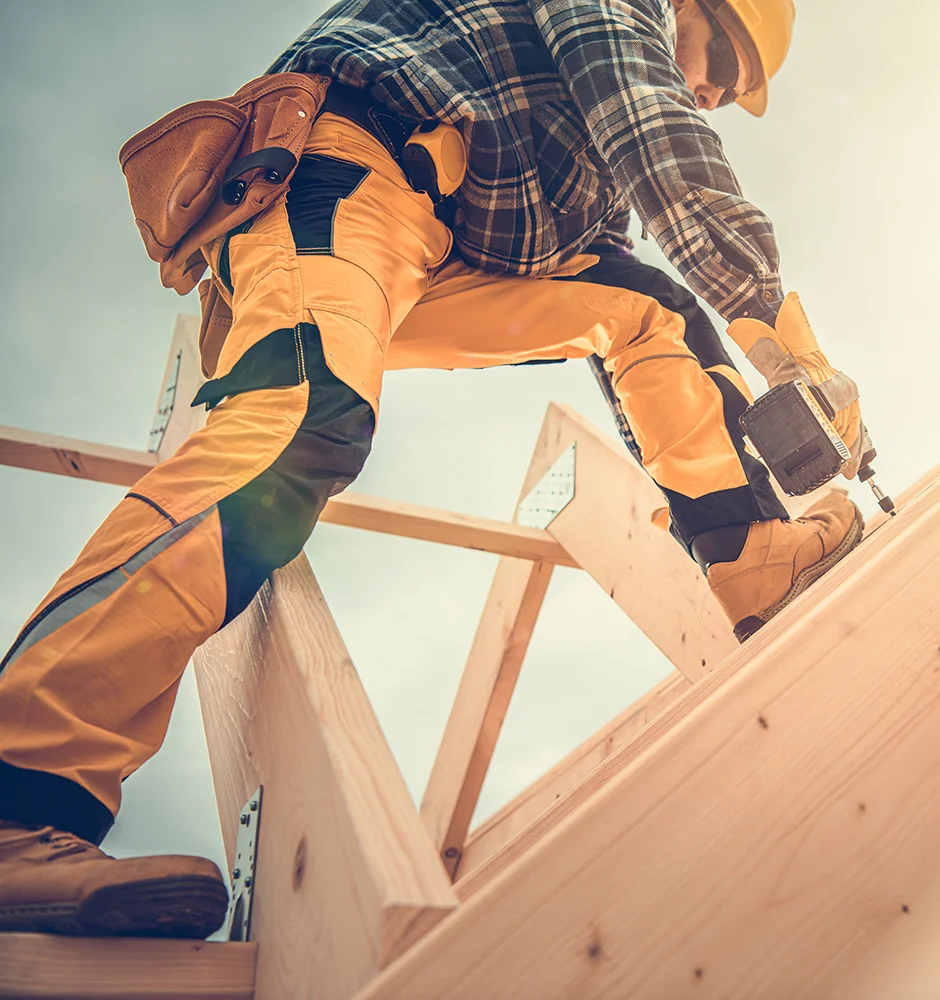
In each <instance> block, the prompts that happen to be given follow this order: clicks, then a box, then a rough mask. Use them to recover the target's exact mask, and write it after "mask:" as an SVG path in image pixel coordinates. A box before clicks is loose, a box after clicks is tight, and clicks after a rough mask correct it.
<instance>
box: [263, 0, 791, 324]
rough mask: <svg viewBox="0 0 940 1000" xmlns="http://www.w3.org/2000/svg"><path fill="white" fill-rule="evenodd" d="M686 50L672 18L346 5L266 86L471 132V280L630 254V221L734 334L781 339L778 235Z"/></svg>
mask: <svg viewBox="0 0 940 1000" xmlns="http://www.w3.org/2000/svg"><path fill="white" fill-rule="evenodd" d="M675 44H676V25H675V17H674V13H673V8H672V4H671V2H670V0H629V2H628V0H462V2H447V0H341V2H340V3H338V4H336V5H335V6H334V7H332V8H331V9H330V10H329V11H327V12H326V13H325V14H324V15H323V16H322V17H320V18H319V19H318V20H317V21H315V22H314V23H313V24H312V25H311V26H310V28H308V29H307V31H305V32H304V33H303V34H302V35H301V36H300V38H298V39H297V41H296V42H294V44H293V45H292V46H291V47H290V48H289V49H288V50H287V51H286V52H285V53H284V54H283V55H282V56H281V57H280V58H279V59H278V60H277V61H276V62H275V63H274V64H273V65H272V66H271V68H270V70H269V72H284V71H297V72H307V73H311V72H318V73H323V74H325V75H328V76H331V77H333V78H334V79H337V80H340V81H342V82H343V83H347V84H351V85H353V86H357V87H368V88H370V89H371V92H372V94H373V96H374V97H375V98H376V99H377V100H379V101H381V102H382V103H384V104H385V105H386V106H388V107H389V108H391V109H392V110H393V111H395V112H397V113H399V114H401V115H403V116H406V117H410V118H416V119H427V118H435V119H438V120H440V121H446V122H451V123H453V124H456V125H459V126H460V127H461V128H462V130H463V134H464V137H465V138H466V140H467V145H468V148H469V168H468V172H467V177H466V180H465V181H464V183H463V186H462V187H461V189H460V193H459V210H458V214H457V217H456V220H455V223H454V235H455V240H456V244H457V248H458V250H459V252H460V253H461V255H462V256H463V258H464V259H465V260H466V261H467V262H468V263H470V264H471V265H473V266H476V267H479V268H481V269H483V270H485V271H490V272H505V273H509V274H519V275H543V274H549V273H551V272H552V271H553V270H555V269H556V268H557V267H558V266H559V265H561V264H563V263H564V262H565V261H566V260H568V259H570V258H571V257H573V256H574V255H575V254H577V253H580V252H583V251H585V250H586V249H588V247H591V249H592V250H597V249H601V250H603V249H605V248H606V249H616V248H620V250H621V251H624V250H628V249H629V248H630V241H629V239H628V237H627V225H628V222H629V211H630V209H631V208H632V209H633V210H635V211H636V213H637V215H638V216H639V218H640V220H641V221H642V223H643V225H644V226H645V228H646V229H647V230H648V231H649V232H650V233H651V234H652V235H653V237H654V238H655V239H656V241H657V242H658V243H659V245H660V246H661V247H662V249H663V251H664V252H665V254H666V256H667V257H668V258H669V260H670V261H671V262H672V263H673V265H674V266H675V267H676V268H677V269H678V270H679V272H680V273H681V274H682V275H683V277H684V278H685V280H686V281H687V282H688V284H689V286H690V287H691V288H692V289H693V290H694V291H696V292H698V293H699V294H700V295H701V296H702V297H703V298H704V299H705V300H706V301H707V302H709V303H710V304H711V305H712V306H713V307H714V308H715V309H716V310H717V311H718V312H719V313H720V314H721V315H722V316H724V317H725V318H726V319H728V320H731V319H735V318H737V317H739V316H747V315H750V316H754V317H757V318H760V319H764V320H766V321H768V322H771V323H772V322H773V320H774V318H775V316H776V314H777V309H778V308H779V306H780V304H781V302H782V300H783V296H782V291H781V285H780V278H779V275H778V266H779V263H778V252H777V246H776V242H775V239H774V235H773V229H772V227H771V224H770V220H769V219H767V217H766V216H764V215H763V214H762V213H761V212H760V211H759V210H758V209H756V208H755V207H754V206H753V205H751V204H750V203H748V202H747V201H746V200H745V199H744V198H743V197H742V195H741V191H740V188H739V186H738V182H737V180H736V178H735V176H734V173H733V172H732V170H731V168H730V166H729V165H728V163H727V161H726V159H725V156H724V153H723V151H722V146H721V142H720V140H719V138H718V136H717V135H716V134H715V132H714V131H713V130H712V129H711V128H710V127H709V126H708V125H707V123H706V122H705V120H704V117H703V115H702V113H701V112H699V111H698V109H697V108H696V104H695V99H694V97H693V95H692V93H691V92H690V91H689V89H688V87H687V86H686V83H685V80H684V77H683V75H682V72H681V70H680V69H679V67H678V66H677V65H676V62H675V58H674V56H675Z"/></svg>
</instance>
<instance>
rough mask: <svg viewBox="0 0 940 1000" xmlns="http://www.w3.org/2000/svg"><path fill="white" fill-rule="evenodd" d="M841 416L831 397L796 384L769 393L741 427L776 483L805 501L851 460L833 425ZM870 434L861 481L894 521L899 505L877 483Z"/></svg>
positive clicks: (750, 410) (747, 414) (752, 408)
mask: <svg viewBox="0 0 940 1000" xmlns="http://www.w3.org/2000/svg"><path fill="white" fill-rule="evenodd" d="M834 416H835V411H834V410H833V408H832V405H831V404H830V402H829V400H828V399H827V398H826V395H825V393H823V392H821V391H820V390H819V389H818V388H817V387H816V386H814V385H808V384H807V383H806V382H803V381H800V380H796V381H794V382H784V383H782V384H781V385H778V386H775V387H774V388H773V389H771V390H770V392H767V393H765V394H764V395H763V396H761V397H760V399H758V400H757V401H756V402H755V403H753V404H752V405H751V406H749V407H748V408H747V410H745V412H744V413H743V414H742V415H741V419H740V423H741V427H742V428H743V429H744V433H745V434H746V435H747V436H748V438H749V440H750V442H751V444H752V445H754V447H755V448H756V449H757V451H758V452H759V453H760V456H761V458H762V459H763V460H764V462H765V464H766V465H767V468H768V469H770V471H771V474H772V475H773V477H774V479H776V480H777V482H778V483H779V484H780V486H781V488H782V489H783V491H784V493H786V494H787V495H788V496H802V495H803V494H804V493H810V492H812V490H815V489H818V488H819V487H820V486H822V485H824V484H825V483H828V482H829V480H830V479H834V478H835V477H836V476H837V475H838V474H839V473H840V472H841V471H842V470H843V469H844V468H845V465H846V463H847V462H848V461H849V459H850V458H851V455H850V454H849V450H848V448H846V446H845V442H844V441H843V440H842V438H841V437H840V436H839V434H838V432H837V431H836V429H835V427H833V425H832V419H833V417H834ZM861 432H862V433H863V434H865V441H864V444H863V447H865V448H866V450H865V452H864V453H863V455H862V459H861V465H860V467H859V470H858V478H859V479H860V480H861V481H862V482H863V483H865V482H867V483H868V485H869V486H871V488H872V492H873V493H874V494H875V499H876V500H877V501H878V506H879V507H881V509H882V510H883V511H885V513H887V514H891V515H892V516H894V515H895V514H897V511H896V510H895V507H894V501H892V499H891V497H889V496H886V495H885V494H884V493H883V492H882V491H881V489H880V488H879V486H878V484H877V483H876V482H875V470H874V469H873V468H872V467H871V463H872V462H873V461H874V460H875V456H876V452H875V449H874V447H873V446H872V444H871V439H870V438H869V437H868V432H867V431H866V430H865V429H864V427H862V431H861Z"/></svg>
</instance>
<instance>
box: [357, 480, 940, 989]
mask: <svg viewBox="0 0 940 1000" xmlns="http://www.w3.org/2000/svg"><path fill="white" fill-rule="evenodd" d="M827 582H828V584H829V585H828V586H826V584H827ZM758 638H760V639H761V642H759V643H758V642H757V639H758ZM938 650H940V488H938V487H935V488H934V489H933V490H931V491H930V492H928V493H926V494H922V495H921V497H920V498H919V499H918V500H916V501H914V502H912V504H911V505H910V506H909V507H908V508H906V509H905V511H902V514H901V516H899V517H898V518H895V519H893V520H892V522H891V523H889V524H888V525H886V526H885V527H884V529H883V530H881V531H879V532H878V533H877V534H876V535H875V536H874V537H873V538H872V539H871V541H870V542H868V543H865V544H863V545H862V546H860V547H859V549H857V550H856V552H854V553H852V554H851V555H850V556H849V557H848V558H847V559H846V560H844V561H843V562H842V563H841V564H840V565H839V566H838V567H836V568H835V569H834V570H833V571H832V572H831V573H830V574H827V576H826V577H825V578H823V580H822V581H821V582H820V583H819V584H817V585H816V586H814V587H813V588H812V589H811V590H809V591H808V592H807V593H806V594H804V595H803V596H802V597H801V598H800V599H799V600H798V601H796V602H794V604H793V605H792V606H791V607H790V608H788V609H787V610H786V611H784V612H783V613H782V614H781V615H779V616H778V617H777V618H776V619H774V621H772V622H771V623H770V624H769V625H768V626H767V627H766V628H765V629H763V630H762V631H761V633H759V634H758V636H757V637H755V640H751V641H750V642H748V643H747V644H745V645H744V646H743V647H742V648H741V650H740V651H739V652H738V653H736V654H735V655H734V656H733V657H732V658H731V659H730V660H729V662H728V663H726V664H724V665H722V666H721V667H720V668H719V669H718V670H717V671H716V672H715V673H714V674H713V675H712V676H710V677H708V678H706V679H705V680H704V681H702V682H701V684H696V685H694V686H693V687H692V689H691V690H690V692H689V695H688V696H687V699H683V700H692V699H694V700H695V704H694V706H692V707H690V708H688V710H687V711H686V712H685V714H684V717H683V718H682V719H681V720H679V721H678V722H675V723H674V725H673V726H672V727H671V729H670V731H668V732H666V733H664V734H662V736H661V738H660V739H659V741H658V745H656V748H655V750H652V751H650V752H648V753H646V754H644V755H642V756H637V757H635V759H634V761H633V763H632V766H631V767H629V768H626V769H624V770H622V771H621V772H620V773H619V774H618V775H617V777H616V778H615V779H614V780H612V781H610V782H609V784H608V785H607V786H606V787H605V788H603V789H602V790H601V791H600V792H599V793H598V794H596V795H595V796H594V797H593V798H591V799H590V800H589V801H587V802H586V803H585V804H584V805H583V806H582V807H581V808H579V809H578V810H577V811H576V812H575V813H573V814H571V816H570V817H569V820H568V821H567V822H566V823H565V824H563V825H562V826H559V827H558V828H556V830H555V831H554V833H553V835H552V836H550V837H547V838H545V839H544V840H543V841H542V842H541V843H540V844H539V845H538V846H537V847H536V848H535V849H534V850H532V851H531V852H529V853H528V854H527V855H526V856H525V857H524V858H522V859H520V860H519V861H518V863H516V864H514V865H513V866H512V867H511V868H509V869H507V870H506V871H505V872H504V874H503V876H502V877H501V878H499V879H497V880H496V881H494V882H492V883H491V884H490V885H489V886H488V887H487V888H486V889H485V890H484V891H482V892H480V893H479V894H478V895H476V896H475V897H474V898H472V899H471V900H469V901H468V902H467V903H465V904H463V905H462V906H461V908H460V910H458V912H457V914H456V915H455V916H454V917H453V918H452V919H451V920H449V921H447V922H446V923H445V924H443V925H442V926H441V927H439V928H438V929H437V931H436V932H435V933H433V934H432V935H429V936H428V937H427V938H425V940H424V941H422V942H421V943H420V944H419V945H418V946H417V947H416V948H415V949H414V950H413V951H412V952H411V953H409V954H408V955H406V956H404V957H403V959H402V960H401V961H399V962H397V963H395V965H393V966H392V967H390V968H389V969H388V970H386V971H385V973H383V974H382V976H380V977H379V978H378V979H377V980H376V981H375V982H374V983H373V984H371V986H370V987H368V988H367V989H365V990H363V991H362V992H361V993H360V994H359V995H358V997H357V1000H384V998H392V997H396V998H398V997H408V998H409V1000H430V998H435V1000H457V998H461V1000H471V998H476V997H485V996H511V997H513V998H514V1000H527V998H533V1000H534V998H538V1000H552V998H556V997H557V998H562V997H573V996H577V997H579V998H584V1000H591V998H607V997H621V996H622V997H627V996H629V997H632V998H637V1000H646V998H649V1000H653V998H660V997H669V998H670V1000H682V998H685V997H700V996H709V997H721V998H722V1000H745V998H746V1000H776V998H780V997H786V998H788V1000H801V998H802V1000H809V998H823V997H825V998H832V1000H840V998H846V1000H848V998H852V1000H859V998H861V997H872V998H873V997H875V996H878V997H883V996H888V995H890V996H893V997H899V998H900V997H903V998H904V1000H910V998H914V997H917V998H921V997H923V998H927V997H929V996H933V995H936V992H935V991H936V985H937V980H936V979H935V978H933V977H934V976H935V974H936V971H937V961H936V958H935V954H934V957H933V958H931V956H930V955H929V954H928V952H931V951H932V952H934V953H936V948H935V947H934V942H935V940H936V937H937V934H938V933H940V838H938V837H937V829H938V828H940V793H938V790H937V782H936V775H937V773H938V772H940V740H938V739H937V732H938V730H940V652H938ZM675 707H676V706H674V708H675ZM668 714H669V710H667V712H666V713H665V715H668ZM665 715H664V716H663V717H661V721H662V719H664V718H665ZM656 726H657V724H656V723H654V725H653V727H651V728H656ZM912 958H913V959H915V960H914V961H912ZM876 980H878V981H879V982H880V983H881V985H882V988H883V987H884V984H885V983H893V984H903V987H904V990H903V992H899V991H898V990H897V989H896V988H892V989H889V990H888V992H887V993H885V992H882V993H876V992H874V988H873V986H872V984H873V983H874V982H875V981H876ZM931 990H932V991H934V992H931Z"/></svg>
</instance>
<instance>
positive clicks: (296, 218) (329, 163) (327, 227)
mask: <svg viewBox="0 0 940 1000" xmlns="http://www.w3.org/2000/svg"><path fill="white" fill-rule="evenodd" d="M369 173H370V170H369V168H368V167H361V166H359V165H358V164H356V163H347V162H345V161H343V160H337V159H334V158H333V157H331V156H322V155H312V156H304V157H302V158H301V161H300V163H299V164H298V166H297V170H296V172H295V173H294V176H293V178H292V179H291V183H290V188H289V190H288V192H287V218H288V222H289V223H290V229H291V235H292V236H293V237H294V245H295V246H296V248H297V253H298V255H300V256H304V255H313V254H328V255H332V254H333V222H334V218H335V214H336V206H337V205H338V204H339V203H340V202H341V201H342V200H343V199H344V198H349V197H351V196H352V195H353V194H354V193H355V191H356V189H357V188H358V187H359V185H360V184H361V183H362V182H363V181H364V180H365V179H366V177H368V176H369Z"/></svg>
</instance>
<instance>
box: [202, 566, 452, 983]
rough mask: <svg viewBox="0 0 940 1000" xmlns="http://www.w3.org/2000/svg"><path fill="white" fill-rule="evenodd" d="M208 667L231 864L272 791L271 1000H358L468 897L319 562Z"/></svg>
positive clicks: (209, 720)
mask: <svg viewBox="0 0 940 1000" xmlns="http://www.w3.org/2000/svg"><path fill="white" fill-rule="evenodd" d="M194 661H195V665H196V679H197V682H198V686H199V696H200V701H201V704H202V711H203V718H204V720H205V724H206V735H207V742H208V746H209V758H210V762H211V765H212V776H213V780H214V782H215V789H216V798H217V800H218V804H219V815H220V817H221V820H222V831H223V836H224V839H225V846H226V852H227V855H228V858H229V862H230V863H231V860H232V858H233V855H234V841H235V834H236V818H237V816H238V814H239V810H240V808H241V806H242V804H243V803H244V801H245V799H246V798H247V797H248V795H249V794H250V793H251V792H252V791H253V790H254V788H255V787H256V786H257V785H258V784H262V785H263V786H264V800H263V807H262V809H263V814H262V817H261V824H260V830H259V848H258V859H257V872H256V879H255V890H254V911H253V915H252V939H253V940H257V941H258V942H259V943H260V946H261V947H260V953H259V960H258V974H257V987H256V996H257V1000H282V998H286V997H302V996H312V995H316V996H317V997H318V1000H334V998H335V1000H339V998H345V997H349V996H351V995H352V994H353V993H354V992H355V990H356V989H357V988H359V987H360V986H362V985H363V984H364V983H366V982H368V981H369V980H370V979H371V978H372V977H373V976H374V975H375V974H376V973H377V972H378V970H379V969H380V968H382V967H383V966H384V965H385V964H386V963H387V962H388V961H389V960H390V959H391V958H393V957H394V956H395V955H397V954H398V953H399V952H401V951H402V950H404V949H405V948H407V947H408V946H409V945H410V944H411V943H412V942H413V941H414V940H416V939H417V938H419V937H420V936H421V935H422V934H424V933H425V932H426V931H427V930H428V929H429V928H430V927H432V926H433V925H434V924H435V923H437V922H438V921H439V920H440V919H441V918H442V917H444V916H445V915H446V914H447V913H449V912H450V911H451V910H452V909H453V908H454V906H455V905H456V896H455V894H454V891H453V888H452V886H451V885H450V880H449V878H448V877H447V874H446V872H445V871H444V869H443V867H442V866H441V863H440V860H439V858H438V856H437V853H436V851H435V850H434V848H433V847H432V845H431V842H430V840H429V838H428V835H427V833H426V831H425V829H424V827H423V826H422V824H421V821H420V820H419V819H418V814H417V811H416V810H415V808H414V805H413V804H412V802H411V798H410V796H409V795H408V791H407V789H406V788H405V783H404V781H403V780H402V777H401V774H400V773H399V771H398V768H397V767H396V765H395V762H394V760H393V758H392V755H391V752H390V751H389V749H388V746H387V744H386V742H385V739H384V737H383V735H382V731H381V729H380V728H379V724H378V721H377V720H376V718H375V715H374V713H373V711H372V708H371V705H370V704H369V700H368V698H367V697H366V694H365V692H364V691H363V689H362V685H361V683H360V681H359V677H358V675H357V674H356V671H355V668H354V667H353V665H352V663H351V662H350V659H349V654H348V653H347V651H346V649H345V647H344V645H343V642H342V640H341V639H340V637H339V634H338V632H337V631H336V626H335V624H334V623H333V619H332V617H331V616H330V613H329V610H328V609H327V607H326V604H325V602H324V600H323V595H322V594H321V593H320V590H319V588H318V586H317V583H316V580H315V579H314V576H313V573H312V572H311V570H310V566H309V564H308V562H307V560H306V558H305V557H304V556H302V555H301V556H300V557H299V558H298V559H296V560H295V561H294V562H293V563H291V564H290V565H289V566H288V567H286V568H285V569H283V570H278V571H277V572H276V573H275V574H274V575H273V577H272V580H271V582H269V583H267V584H265V586H264V587H263V588H262V590H261V592H260V593H259V595H258V596H257V597H256V598H255V600H254V601H253V602H252V604H251V606H250V607H249V608H248V609H247V610H246V611H245V612H244V613H243V614H242V615H240V616H239V617H238V618H237V619H236V620H235V621H234V622H232V623H231V624H230V625H228V626H227V627H226V628H225V629H223V630H222V631H221V632H219V633H218V634H217V635H215V636H213V638H212V639H210V640H209V641H208V642H207V643H205V645H203V646H202V647H201V648H200V649H199V650H198V651H197V653H196V656H195V658H194Z"/></svg>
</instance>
